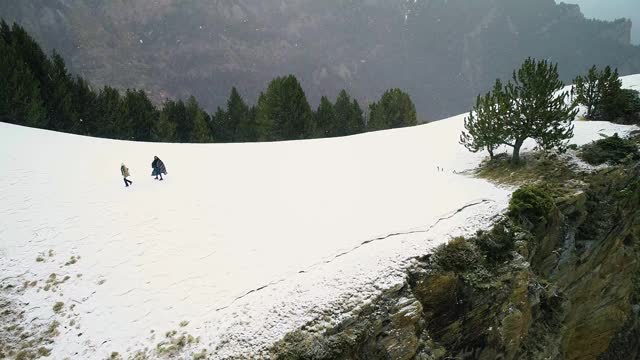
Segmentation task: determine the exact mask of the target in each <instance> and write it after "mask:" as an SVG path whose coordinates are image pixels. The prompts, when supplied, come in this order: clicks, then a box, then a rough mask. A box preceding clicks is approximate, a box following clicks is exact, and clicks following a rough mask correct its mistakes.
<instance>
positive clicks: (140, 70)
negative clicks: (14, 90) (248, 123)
mask: <svg viewBox="0 0 640 360" xmlns="http://www.w3.org/2000/svg"><path fill="white" fill-rule="evenodd" d="M0 14H2V17H4V18H5V20H7V21H16V22H18V23H20V24H21V25H23V26H24V27H25V28H26V29H27V31H29V33H31V34H33V35H34V37H35V38H36V39H37V40H38V41H39V42H40V43H41V44H43V46H45V48H46V49H48V50H51V49H53V48H55V49H57V50H58V51H59V52H60V53H61V55H62V56H63V57H64V58H65V59H67V60H68V62H69V67H70V70H71V71H73V72H75V73H78V74H80V75H82V76H84V77H85V78H86V79H88V80H89V81H90V82H91V84H93V85H95V86H102V85H113V86H116V87H118V88H121V89H126V88H139V89H145V90H147V91H148V92H149V94H150V96H151V98H152V99H153V100H154V101H155V102H157V103H160V102H162V101H163V100H164V99H167V98H176V97H177V98H186V97H187V96H189V95H195V97H196V98H197V99H198V100H199V101H200V103H201V104H202V105H203V106H204V107H205V108H206V109H207V110H209V111H213V110H214V109H215V107H216V106H219V105H223V104H224V103H225V102H226V100H227V98H228V94H229V89H231V88H232V87H233V86H235V87H237V88H238V91H239V92H240V93H241V94H243V95H244V96H245V97H246V98H247V99H248V101H249V102H250V103H256V102H257V98H258V95H259V92H260V91H262V90H264V89H265V88H266V87H267V84H268V82H269V81H270V80H271V79H273V78H275V77H278V76H281V75H286V74H294V75H296V77H297V78H298V79H300V81H301V85H302V87H303V88H304V89H305V91H306V93H307V95H308V96H309V99H310V102H311V106H313V107H315V106H316V105H317V104H318V103H319V102H320V97H321V95H329V96H330V98H334V99H335V97H336V96H337V95H338V92H339V91H340V89H343V88H345V89H346V90H347V91H348V92H349V93H350V94H352V95H353V96H354V97H355V98H357V99H358V100H359V101H360V102H361V103H362V104H365V106H366V104H368V103H370V102H371V101H373V100H374V99H377V98H378V97H379V95H380V94H381V93H383V92H384V91H385V90H386V89H389V88H401V89H404V90H405V91H407V92H408V93H409V94H411V96H412V98H413V100H414V101H415V103H416V107H417V110H418V113H419V114H420V115H419V117H420V118H421V119H437V118H441V117H443V116H444V115H451V114H455V113H460V112H464V111H466V110H468V109H469V107H470V105H471V103H472V100H473V99H474V98H475V96H476V95H477V94H478V93H479V92H481V91H484V90H485V89H487V88H488V87H489V86H490V85H491V84H492V83H493V81H494V80H495V79H496V78H497V77H507V76H509V75H510V72H511V69H514V68H516V67H517V65H519V64H520V63H522V61H523V59H524V58H526V57H528V56H533V57H537V58H544V59H549V60H551V61H554V62H558V63H559V67H560V69H561V71H562V74H561V75H562V77H563V78H564V80H570V79H572V78H573V77H575V76H576V75H577V74H579V73H583V72H584V71H585V70H586V69H588V68H589V67H590V66H591V65H594V64H595V65H599V66H603V65H612V66H614V67H617V68H619V70H620V73H621V75H625V74H629V73H637V72H640V47H637V46H632V45H631V44H630V31H631V23H630V22H628V21H624V20H621V21H617V22H602V21H595V20H587V19H585V18H584V16H583V15H582V14H581V12H580V10H579V8H578V7H577V6H573V5H566V4H559V5H557V4H556V3H555V1H554V0H536V1H531V0H475V1H468V0H416V1H406V0H323V1H317V0H192V1H181V0H136V1H129V0H110V1H99V0H30V1H14V0H0Z"/></svg>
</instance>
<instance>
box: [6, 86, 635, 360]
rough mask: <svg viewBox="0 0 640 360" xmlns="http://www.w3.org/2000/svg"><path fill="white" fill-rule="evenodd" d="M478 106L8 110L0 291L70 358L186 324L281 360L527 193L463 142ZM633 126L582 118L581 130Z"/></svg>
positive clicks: (235, 348) (200, 335)
mask: <svg viewBox="0 0 640 360" xmlns="http://www.w3.org/2000/svg"><path fill="white" fill-rule="evenodd" d="M624 83H625V86H626V87H638V86H639V85H640V75H638V76H632V77H626V78H624ZM464 117H465V115H460V116H455V117H452V118H449V119H445V120H442V121H438V122H434V123H430V124H427V125H422V126H417V127H413V128H405V129H398V130H390V131H382V132H375V133H368V134H362V135H357V136H351V137H344V138H335V139H322V140H310V141H294V142H280V143H258V144H224V145H223V144H207V145H195V144H152V143H136V142H126V141H114V140H106V139H96V138H89V137H82V136H75V135H68V134H61V133H56V132H50V131H44V130H37V129H31V128H26V127H20V126H14V125H9V124H4V123H0V169H2V175H3V176H2V177H0V289H2V290H0V295H1V296H2V297H4V298H5V300H7V301H9V302H10V303H12V304H17V305H16V306H20V311H23V312H24V313H23V316H22V318H23V322H24V324H23V325H24V326H25V327H27V329H28V328H29V327H32V328H37V327H38V326H40V327H42V326H48V325H49V324H50V323H52V322H53V321H57V322H58V323H59V324H60V325H59V326H58V332H59V334H58V335H57V336H55V338H54V339H53V340H54V342H53V343H52V344H50V345H47V346H48V347H49V348H51V350H52V353H51V358H54V359H64V358H69V359H105V358H107V357H108V356H109V355H110V354H111V353H112V352H118V353H119V354H121V355H122V356H124V357H125V358H126V357H127V356H131V355H133V354H134V353H136V352H138V351H145V349H148V355H149V357H150V358H154V357H156V356H160V355H158V354H157V352H154V351H153V350H154V349H156V346H157V345H158V344H161V343H162V342H163V341H166V335H165V334H166V333H167V332H169V331H172V330H175V331H176V332H177V333H178V334H181V333H184V334H189V335H191V336H193V337H194V338H197V339H198V340H197V342H194V344H192V345H189V346H187V347H185V348H184V349H183V352H182V353H181V354H180V355H179V356H180V357H184V358H190V357H191V355H192V354H193V353H196V352H199V351H201V350H202V349H207V351H208V354H209V356H210V357H211V358H213V359H222V358H228V357H233V356H235V357H241V358H261V357H266V356H267V352H265V350H266V349H267V348H268V347H269V346H270V345H272V344H273V343H274V342H275V341H278V340H279V339H281V338H282V337H283V336H284V335H285V334H286V333H288V332H290V331H293V330H295V329H297V328H299V327H301V326H303V325H305V324H307V323H309V322H311V321H314V323H315V324H317V325H316V326H320V327H330V326H332V325H335V324H337V323H338V322H339V321H340V320H342V319H344V318H345V317H347V316H349V314H350V313H351V312H352V311H354V310H355V309H357V308H358V307H359V306H362V305H363V304H366V303H367V302H368V301H371V300H373V299H374V298H375V296H376V295H378V294H380V292H381V291H383V290H385V289H389V288H393V287H397V286H399V285H401V284H402V283H403V282H404V281H405V278H404V270H405V269H406V267H407V266H409V265H410V264H411V262H412V261H413V260H412V259H414V258H415V257H417V256H422V255H425V254H427V253H429V252H430V251H432V250H433V249H434V248H435V247H437V246H438V245H440V244H442V243H445V242H447V241H448V240H449V239H451V238H452V237H454V236H456V235H463V234H468V233H470V232H475V231H476V230H478V229H481V228H486V227H488V226H490V225H491V223H492V220H493V219H495V217H496V216H497V215H498V214H500V213H501V212H502V211H504V209H505V207H506V206H507V203H508V200H509V196H510V194H511V192H512V190H513V189H512V188H508V187H501V186H497V185H495V184H492V183H490V182H487V181H485V180H482V179H479V178H476V177H474V176H473V175H472V172H471V171H469V170H472V169H474V168H476V167H477V166H478V165H479V164H480V163H481V161H482V160H483V159H484V158H485V156H486V154H483V153H478V154H472V153H469V152H468V151H467V150H466V149H464V148H463V147H462V146H461V145H459V144H458V138H459V134H460V131H461V130H462V128H463V119H464ZM633 129H634V128H633V127H628V126H622V125H614V124H610V123H603V122H587V121H576V122H575V137H574V138H573V140H572V143H575V144H579V145H580V144H585V143H588V142H590V141H592V140H595V139H598V138H600V136H601V134H603V135H612V134H613V133H616V132H617V133H620V134H627V133H628V132H630V131H631V130H633ZM527 146H528V147H529V148H531V146H532V144H528V145H527ZM154 155H157V156H159V157H160V158H161V159H162V160H163V161H164V163H165V164H166V166H167V170H168V175H167V176H166V177H165V180H164V181H162V182H161V181H157V180H155V179H154V178H153V177H151V176H150V175H151V161H152V160H153V156H154ZM123 162H124V163H125V164H126V165H127V166H128V167H129V169H130V171H131V175H132V176H131V180H133V185H132V186H131V187H129V188H126V187H125V186H124V183H123V181H122V177H121V175H120V164H121V163H123ZM52 274H55V276H54V275H52ZM23 284H24V285H23ZM59 302H60V303H61V304H59V305H58V307H57V308H56V309H55V310H54V309H53V307H54V304H56V303H59Z"/></svg>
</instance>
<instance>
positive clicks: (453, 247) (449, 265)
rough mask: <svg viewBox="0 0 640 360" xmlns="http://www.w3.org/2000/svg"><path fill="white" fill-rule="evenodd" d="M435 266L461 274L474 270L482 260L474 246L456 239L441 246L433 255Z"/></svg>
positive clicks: (461, 239)
mask: <svg viewBox="0 0 640 360" xmlns="http://www.w3.org/2000/svg"><path fill="white" fill-rule="evenodd" d="M434 259H435V263H436V265H437V266H438V267H439V268H441V269H442V270H444V271H453V272H455V273H463V272H466V271H468V270H470V269H473V268H475V267H476V266H477V265H478V264H480V263H481V261H482V258H481V256H480V253H479V252H478V249H477V248H476V247H475V245H474V244H472V243H470V242H469V241H467V240H466V239H465V238H463V237H457V238H455V239H453V240H451V241H449V243H447V244H444V245H441V246H440V247H438V249H436V251H435V253H434Z"/></svg>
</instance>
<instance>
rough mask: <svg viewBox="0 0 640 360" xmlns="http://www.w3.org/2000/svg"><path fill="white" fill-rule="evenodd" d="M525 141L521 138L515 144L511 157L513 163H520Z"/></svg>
mask: <svg viewBox="0 0 640 360" xmlns="http://www.w3.org/2000/svg"><path fill="white" fill-rule="evenodd" d="M523 143H524V140H521V139H518V140H516V142H515V144H514V145H513V157H511V163H513V164H519V163H520V148H521V147H522V144H523Z"/></svg>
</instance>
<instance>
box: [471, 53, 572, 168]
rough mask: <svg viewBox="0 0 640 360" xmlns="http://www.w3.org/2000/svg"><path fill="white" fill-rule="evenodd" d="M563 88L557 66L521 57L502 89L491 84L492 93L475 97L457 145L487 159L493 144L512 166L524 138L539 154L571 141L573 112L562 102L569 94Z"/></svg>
mask: <svg viewBox="0 0 640 360" xmlns="http://www.w3.org/2000/svg"><path fill="white" fill-rule="evenodd" d="M563 88H564V83H563V82H562V81H561V80H560V77H559V74H558V66H557V64H551V63H549V62H548V61H546V60H543V61H536V60H535V59H532V58H529V59H527V60H526V61H525V62H524V64H523V65H522V67H521V68H520V69H519V70H517V71H514V72H513V77H512V80H511V81H509V82H508V83H507V84H506V85H505V86H503V85H502V84H501V82H500V81H496V85H495V86H494V89H493V90H492V91H490V92H489V93H487V94H486V95H485V96H484V97H478V100H477V101H476V105H475V106H474V108H473V111H472V112H471V114H470V115H469V117H468V118H467V119H466V120H465V129H466V131H463V132H462V134H461V137H460V142H461V143H462V144H463V145H464V146H466V147H467V149H469V150H470V151H479V150H480V149H483V148H484V149H486V150H488V151H489V154H490V155H491V154H492V153H493V150H494V149H495V148H496V147H497V146H498V145H505V146H509V147H511V148H512V149H513V156H512V162H513V163H518V162H519V161H520V149H521V148H522V145H523V144H524V142H525V140H527V139H533V140H535V141H536V142H537V143H538V145H539V146H540V147H541V148H542V149H543V150H545V151H548V150H550V149H553V148H558V149H561V150H562V149H564V147H565V146H566V142H567V140H568V139H570V138H571V137H573V125H572V122H573V119H574V118H575V116H576V114H577V110H575V106H573V105H572V104H568V103H567V100H568V97H569V92H568V91H562V89H563Z"/></svg>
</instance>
